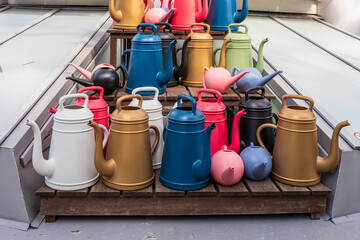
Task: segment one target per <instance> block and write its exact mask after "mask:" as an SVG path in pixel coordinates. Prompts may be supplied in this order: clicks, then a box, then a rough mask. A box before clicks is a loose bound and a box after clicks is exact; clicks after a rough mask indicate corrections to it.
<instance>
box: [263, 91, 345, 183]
mask: <svg viewBox="0 0 360 240" xmlns="http://www.w3.org/2000/svg"><path fill="white" fill-rule="evenodd" d="M287 98H294V99H301V100H305V101H308V102H309V103H310V107H309V108H306V107H303V106H287V105H286V103H285V99H287ZM282 105H283V108H282V109H281V110H280V112H279V115H278V116H279V121H278V123H277V125H274V124H271V123H265V124H263V125H261V126H260V127H259V128H258V129H257V132H256V138H257V140H258V142H259V144H260V146H261V147H263V148H264V149H266V147H265V145H264V144H263V142H262V140H261V137H260V133H261V131H262V130H263V129H264V128H267V127H270V128H273V129H276V138H275V145H274V153H273V156H272V160H273V168H272V172H271V173H272V176H273V177H274V178H275V179H276V180H278V181H279V182H282V183H285V184H289V185H294V186H312V185H316V184H318V183H319V182H320V177H321V173H323V172H328V171H330V170H331V169H333V168H334V167H336V165H337V164H338V163H339V133H340V130H341V129H342V128H343V127H346V126H349V125H350V124H349V123H348V121H343V122H340V123H339V124H338V125H337V126H336V127H335V130H334V132H333V135H332V140H331V148H330V153H329V155H328V156H327V157H325V158H322V157H320V156H318V155H319V154H318V143H317V128H316V116H315V114H314V113H313V111H312V110H313V107H314V100H313V99H311V98H309V97H306V96H300V95H291V94H288V95H284V96H283V97H282Z"/></svg>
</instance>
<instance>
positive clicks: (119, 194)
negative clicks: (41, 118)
mask: <svg viewBox="0 0 360 240" xmlns="http://www.w3.org/2000/svg"><path fill="white" fill-rule="evenodd" d="M330 193H331V190H330V189H328V188H327V187H325V186H324V185H322V184H321V183H320V184H317V185H315V186H313V187H293V186H289V185H285V184H282V183H279V182H277V181H275V180H273V179H271V178H267V179H265V180H263V181H251V180H248V179H243V180H241V181H240V182H239V183H237V184H236V185H234V186H222V185H219V184H217V183H213V182H211V183H210V184H209V185H208V186H207V187H206V188H203V189H200V190H196V191H177V190H172V189H169V188H167V187H165V186H163V185H162V184H161V183H160V181H159V171H156V178H155V181H154V183H153V184H152V185H151V186H149V187H147V188H145V189H141V190H137V191H118V190H114V189H111V188H108V187H107V186H105V185H104V184H103V183H102V181H101V180H99V181H98V182H97V183H96V184H95V185H94V186H92V187H90V188H86V189H83V190H78V191H56V190H53V189H51V188H49V187H47V186H45V185H44V186H42V187H41V188H40V189H39V190H37V191H36V195H37V196H40V214H42V215H45V221H46V222H54V221H55V219H56V216H174V215H178V216H179V215H243V214H246V215H253V214H294V213H309V214H310V217H311V219H320V213H322V212H325V210H326V201H327V196H328V195H329V194H330Z"/></svg>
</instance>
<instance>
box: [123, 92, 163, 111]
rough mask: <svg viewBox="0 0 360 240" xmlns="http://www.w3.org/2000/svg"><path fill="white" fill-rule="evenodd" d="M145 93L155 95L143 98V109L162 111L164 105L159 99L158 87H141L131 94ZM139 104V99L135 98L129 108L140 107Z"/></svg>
mask: <svg viewBox="0 0 360 240" xmlns="http://www.w3.org/2000/svg"><path fill="white" fill-rule="evenodd" d="M143 91H153V92H154V95H149V96H142V98H143V102H142V105H141V107H142V108H143V109H144V110H145V111H149V110H150V111H151V110H153V111H155V110H158V111H161V110H162V105H161V103H160V102H159V100H158V98H159V89H157V88H156V87H139V88H135V89H134V90H133V91H132V92H131V94H137V93H139V92H143ZM138 104H139V100H138V99H137V98H133V100H132V101H131V102H130V104H129V106H138Z"/></svg>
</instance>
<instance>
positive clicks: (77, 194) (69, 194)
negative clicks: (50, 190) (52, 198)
mask: <svg viewBox="0 0 360 240" xmlns="http://www.w3.org/2000/svg"><path fill="white" fill-rule="evenodd" d="M88 191H89V188H85V189H80V190H75V191H60V190H58V191H56V196H57V197H79V198H82V197H86V196H87V195H88Z"/></svg>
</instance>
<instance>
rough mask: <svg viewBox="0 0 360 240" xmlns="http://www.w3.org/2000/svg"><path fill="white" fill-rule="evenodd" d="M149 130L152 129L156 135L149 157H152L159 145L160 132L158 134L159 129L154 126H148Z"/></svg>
mask: <svg viewBox="0 0 360 240" xmlns="http://www.w3.org/2000/svg"><path fill="white" fill-rule="evenodd" d="M149 128H151V129H154V131H155V133H156V138H155V141H154V145H153V146H152V148H151V155H153V154H154V152H155V150H156V147H157V145H158V144H159V139H160V132H159V129H158V128H157V127H156V126H155V125H150V127H149Z"/></svg>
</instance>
